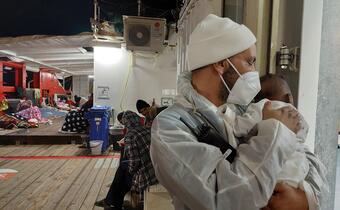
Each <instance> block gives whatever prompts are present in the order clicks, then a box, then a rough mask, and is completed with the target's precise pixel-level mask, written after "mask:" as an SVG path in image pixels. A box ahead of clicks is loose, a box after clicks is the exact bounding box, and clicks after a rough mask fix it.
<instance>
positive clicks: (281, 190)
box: [261, 183, 309, 210]
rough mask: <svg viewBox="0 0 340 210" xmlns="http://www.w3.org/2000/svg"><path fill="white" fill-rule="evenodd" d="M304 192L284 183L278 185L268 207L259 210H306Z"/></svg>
mask: <svg viewBox="0 0 340 210" xmlns="http://www.w3.org/2000/svg"><path fill="white" fill-rule="evenodd" d="M308 209H309V207H308V201H307V197H306V195H305V192H304V191H302V190H300V189H296V188H293V187H291V186H289V185H287V184H285V183H278V184H276V186H275V190H274V193H273V195H272V197H271V198H270V200H269V202H268V205H267V206H266V207H264V208H262V209H261V210H308Z"/></svg>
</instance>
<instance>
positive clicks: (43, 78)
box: [33, 68, 66, 99]
mask: <svg viewBox="0 0 340 210" xmlns="http://www.w3.org/2000/svg"><path fill="white" fill-rule="evenodd" d="M50 71H51V69H47V68H40V71H39V72H37V73H34V74H33V88H38V89H40V92H41V95H42V97H45V98H50V99H51V98H53V97H54V94H66V91H65V89H64V88H63V87H62V86H61V84H60V82H59V80H58V78H57V76H56V75H55V74H53V73H51V72H50Z"/></svg>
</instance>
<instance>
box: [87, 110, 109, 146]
mask: <svg viewBox="0 0 340 210" xmlns="http://www.w3.org/2000/svg"><path fill="white" fill-rule="evenodd" d="M110 110H111V107H108V106H94V107H92V108H91V110H90V111H89V112H87V113H86V114H85V118H86V119H88V121H89V123H90V141H93V140H101V141H103V145H102V152H104V151H106V150H107V148H108V147H109V128H110V126H109V121H110Z"/></svg>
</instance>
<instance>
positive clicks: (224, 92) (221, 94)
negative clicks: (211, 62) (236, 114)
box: [218, 68, 237, 103]
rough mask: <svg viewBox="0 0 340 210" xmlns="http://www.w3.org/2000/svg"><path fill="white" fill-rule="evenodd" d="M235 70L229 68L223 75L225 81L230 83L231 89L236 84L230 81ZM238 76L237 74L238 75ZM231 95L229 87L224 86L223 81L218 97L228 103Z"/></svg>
mask: <svg viewBox="0 0 340 210" xmlns="http://www.w3.org/2000/svg"><path fill="white" fill-rule="evenodd" d="M234 76H235V75H234V71H233V69H231V68H229V69H228V70H227V71H226V72H225V73H224V74H223V75H222V77H223V79H224V81H225V83H226V84H227V85H228V87H229V88H230V90H231V89H232V87H233V86H234V85H233V84H232V83H231V82H230V78H232V77H234ZM236 76H237V75H236ZM228 96H229V91H228V89H227V88H226V87H225V86H224V84H223V82H222V81H221V85H220V91H219V93H218V97H219V99H220V100H221V101H222V102H223V103H226V102H227V99H228Z"/></svg>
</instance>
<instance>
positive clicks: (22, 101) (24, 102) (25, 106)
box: [17, 96, 32, 112]
mask: <svg viewBox="0 0 340 210" xmlns="http://www.w3.org/2000/svg"><path fill="white" fill-rule="evenodd" d="M31 107H32V101H31V100H27V98H26V96H23V97H22V99H20V102H19V103H18V105H17V112H20V111H22V110H25V109H28V108H31Z"/></svg>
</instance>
